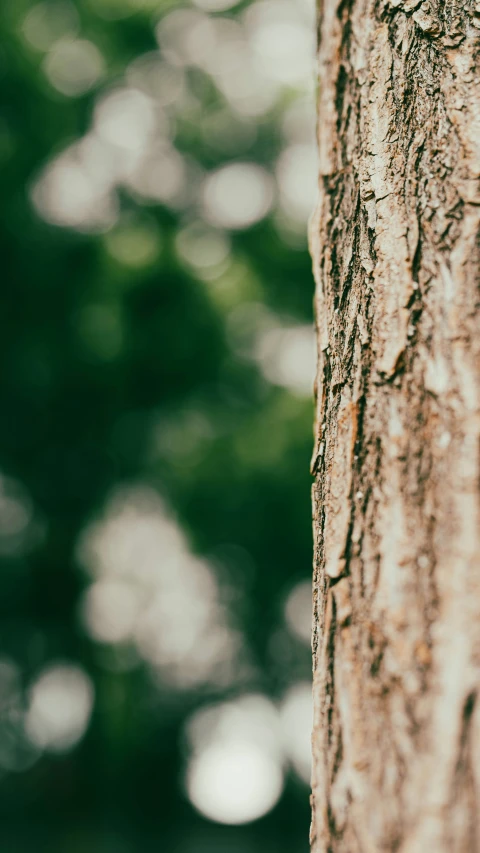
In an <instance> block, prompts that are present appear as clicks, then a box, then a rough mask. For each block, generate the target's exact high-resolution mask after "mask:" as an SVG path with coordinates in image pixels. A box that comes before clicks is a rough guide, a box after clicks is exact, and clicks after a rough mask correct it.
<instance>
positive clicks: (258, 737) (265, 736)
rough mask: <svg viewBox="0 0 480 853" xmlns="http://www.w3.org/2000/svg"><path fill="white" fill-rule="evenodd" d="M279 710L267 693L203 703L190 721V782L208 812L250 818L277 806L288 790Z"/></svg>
mask: <svg viewBox="0 0 480 853" xmlns="http://www.w3.org/2000/svg"><path fill="white" fill-rule="evenodd" d="M278 725H279V724H278V716H277V711H276V709H275V707H274V705H273V704H272V703H271V702H270V701H269V700H268V699H267V698H266V697H263V696H258V695H249V696H244V697H242V698H240V699H237V700H235V701H232V702H226V703H222V704H219V705H212V706H210V707H207V708H204V709H201V710H200V711H197V712H196V713H194V714H193V716H192V717H191V718H190V720H189V722H188V723H187V730H186V731H187V737H188V739H189V741H190V744H191V747H192V756H191V758H190V761H189V765H188V769H187V776H186V788H187V793H188V796H189V798H190V800H191V802H192V804H193V805H194V806H195V808H196V809H197V810H198V811H200V812H201V813H202V814H203V815H205V817H207V818H209V819H210V820H213V821H216V822H218V823H224V824H232V825H238V824H244V823H250V822H251V821H254V820H257V819H258V818H260V817H263V815H265V814H267V813H268V812H269V811H271V809H272V808H274V806H275V805H276V804H277V802H278V800H279V799H280V796H281V794H282V791H283V769H282V758H281V750H280V744H279V728H278Z"/></svg>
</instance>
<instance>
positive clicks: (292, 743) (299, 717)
mask: <svg viewBox="0 0 480 853" xmlns="http://www.w3.org/2000/svg"><path fill="white" fill-rule="evenodd" d="M280 720H281V726H282V731H283V741H284V747H285V750H286V753H287V755H288V756H289V758H290V761H291V762H292V764H293V767H294V769H295V771H296V772H297V773H298V775H299V776H300V778H301V779H303V781H304V782H305V783H306V784H307V785H308V784H310V774H311V764H312V757H311V756H312V727H313V700H312V685H311V684H310V683H309V682H308V681H301V682H299V683H298V684H295V685H294V686H293V687H291V688H290V690H289V691H288V692H287V693H286V695H285V697H284V699H283V702H282V706H281V709H280Z"/></svg>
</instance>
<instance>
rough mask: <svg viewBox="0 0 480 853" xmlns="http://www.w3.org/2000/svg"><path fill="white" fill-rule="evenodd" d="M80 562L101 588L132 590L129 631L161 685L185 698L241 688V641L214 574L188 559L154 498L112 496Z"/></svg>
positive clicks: (131, 492)
mask: <svg viewBox="0 0 480 853" xmlns="http://www.w3.org/2000/svg"><path fill="white" fill-rule="evenodd" d="M77 557H78V559H79V561H80V562H81V563H82V564H83V565H84V566H85V567H86V568H87V569H88V570H89V571H90V573H91V574H92V575H94V576H96V577H99V578H103V580H104V581H105V582H106V581H108V582H110V581H112V582H119V583H123V584H126V585H130V584H131V585H132V586H134V587H136V588H137V593H136V597H137V600H138V601H141V602H142V606H141V607H140V608H139V610H138V613H136V615H135V618H134V624H132V626H130V622H129V623H128V631H129V632H130V630H131V633H132V642H133V643H134V645H135V647H136V649H137V651H138V653H139V654H140V655H141V657H142V658H143V659H144V660H145V661H146V662H147V663H149V664H150V665H151V666H152V669H153V671H154V673H155V672H156V673H157V674H158V680H159V681H160V682H161V683H162V684H165V683H166V684H168V685H170V686H171V687H174V688H176V689H182V690H183V689H191V688H193V687H195V686H198V685H200V684H204V683H210V684H218V685H222V684H223V685H225V684H231V683H235V681H236V680H238V677H239V676H240V675H241V670H240V667H239V655H240V654H241V653H242V637H241V635H240V634H239V633H238V632H237V631H236V630H234V628H233V626H232V624H231V619H230V614H229V613H228V612H227V610H226V608H225V606H224V605H223V604H222V603H221V601H220V597H219V590H218V584H217V581H216V577H215V573H214V571H213V569H212V567H211V566H210V564H209V563H208V562H206V561H205V560H201V559H200V558H198V557H196V556H195V555H194V554H192V553H191V551H190V548H189V546H188V542H187V540H186V537H185V536H184V534H183V531H182V530H181V528H180V526H179V525H178V523H177V522H176V520H175V519H174V517H173V516H172V515H171V513H169V511H168V510H167V508H166V506H165V504H164V502H163V501H162V500H161V498H160V497H159V496H158V495H157V494H156V493H155V492H153V490H151V489H149V488H147V487H136V488H134V487H132V488H128V489H123V490H122V489H119V490H117V491H116V492H114V493H113V494H112V496H111V498H110V501H109V503H108V504H107V508H106V512H105V515H104V516H103V517H102V518H101V519H99V520H98V521H96V522H93V523H92V524H91V525H90V526H89V527H88V528H87V529H86V530H85V531H84V533H83V534H82V536H81V538H80V540H79V543H78V546H77ZM102 594H103V593H102ZM128 618H129V619H130V617H128ZM125 621H127V620H125ZM93 627H94V629H95V626H93ZM112 630H113V629H112ZM125 630H127V628H125ZM115 642H116V641H115Z"/></svg>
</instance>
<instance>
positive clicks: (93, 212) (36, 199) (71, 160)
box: [30, 146, 118, 233]
mask: <svg viewBox="0 0 480 853" xmlns="http://www.w3.org/2000/svg"><path fill="white" fill-rule="evenodd" d="M30 196H31V200H32V202H33V205H34V207H35V209H36V211H37V213H38V214H39V215H40V216H41V217H42V218H43V219H45V220H46V221H47V222H50V223H51V224H52V225H62V226H64V227H70V228H76V229H78V230H79V231H85V232H87V233H88V232H95V231H100V232H101V231H106V230H108V229H109V228H111V226H112V225H113V224H114V222H115V220H116V217H117V210H118V207H117V200H116V197H115V195H114V194H113V193H112V192H110V190H109V188H107V187H105V185H104V184H103V183H102V182H98V181H96V180H95V179H94V177H93V175H92V174H90V173H89V171H88V169H87V168H86V167H85V166H84V164H83V163H82V161H81V157H80V150H79V148H78V147H77V146H72V147H71V148H70V149H67V150H66V151H64V152H63V154H60V156H59V157H57V158H56V159H55V160H53V161H52V162H51V163H49V164H48V165H47V166H46V168H45V169H44V170H43V172H42V174H41V175H40V177H39V178H38V179H37V181H36V182H35V183H34V184H33V186H32V188H31V191H30Z"/></svg>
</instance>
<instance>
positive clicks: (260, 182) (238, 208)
mask: <svg viewBox="0 0 480 853" xmlns="http://www.w3.org/2000/svg"><path fill="white" fill-rule="evenodd" d="M202 195H203V210H204V214H205V218H206V219H207V220H208V222H210V223H211V224H212V225H216V226H219V227H224V228H230V229H233V230H235V229H242V228H248V227H249V226H250V225H254V224H255V223H256V222H259V221H260V220H261V219H263V218H264V217H265V216H266V215H267V214H268V212H269V211H270V208H271V206H272V203H273V182H272V179H271V177H270V175H269V174H268V172H267V171H266V170H265V169H263V168H262V167H261V166H258V165H256V164H255V163H232V164H230V165H228V166H223V167H222V168H220V169H218V170H217V171H216V172H212V173H210V175H208V176H207V178H206V179H205V183H204V186H203V194H202Z"/></svg>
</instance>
